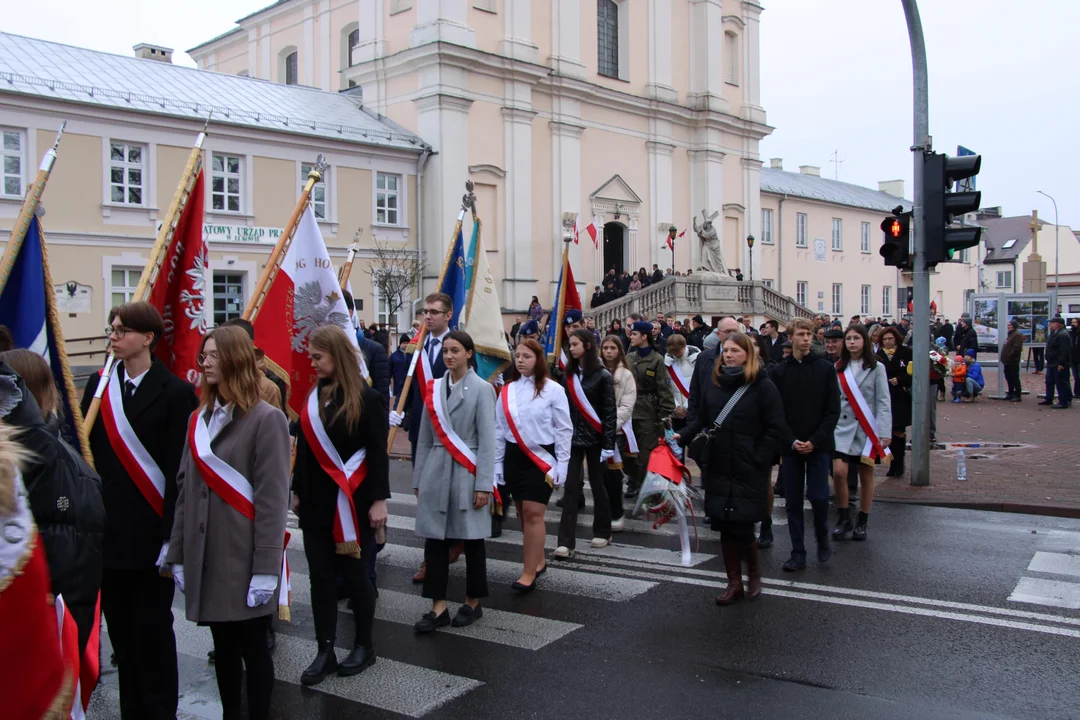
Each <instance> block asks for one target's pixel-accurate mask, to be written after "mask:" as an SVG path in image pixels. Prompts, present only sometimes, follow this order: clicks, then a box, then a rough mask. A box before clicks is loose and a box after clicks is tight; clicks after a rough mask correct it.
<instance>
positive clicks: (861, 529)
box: [851, 512, 870, 540]
mask: <svg viewBox="0 0 1080 720" xmlns="http://www.w3.org/2000/svg"><path fill="white" fill-rule="evenodd" d="M869 519H870V515H869V514H868V513H864V512H860V513H859V521H858V522H856V523H855V531H854V532H853V533H851V539H852V540H865V539H866V521H867V520H869Z"/></svg>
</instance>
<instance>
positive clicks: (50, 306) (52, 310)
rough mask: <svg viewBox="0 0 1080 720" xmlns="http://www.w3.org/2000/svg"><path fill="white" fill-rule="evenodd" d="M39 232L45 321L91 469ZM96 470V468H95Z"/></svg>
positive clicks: (45, 248) (81, 447)
mask: <svg viewBox="0 0 1080 720" xmlns="http://www.w3.org/2000/svg"><path fill="white" fill-rule="evenodd" d="M38 232H39V233H40V235H41V265H42V269H43V270H44V274H45V314H46V319H45V321H46V322H47V323H48V324H49V325H50V326H51V327H52V335H53V344H54V346H55V349H56V356H57V358H59V360H60V371H61V372H62V373H63V378H64V385H63V387H62V388H61V390H62V391H63V392H64V394H65V395H67V401H68V407H70V408H71V415H72V417H71V419H72V422H73V424H74V425H75V434H76V436H77V437H78V439H79V452H81V453H82V456H83V460H85V461H86V462H87V464H88V465H90V467H92V468H93V467H94V456H93V454H92V453H91V452H90V440H89V438H87V436H86V432H85V431H84V430H83V414H82V407H81V406H80V405H79V395H78V392H77V391H76V390H75V378H74V377H73V376H72V374H71V362H70V361H69V360H68V354H67V346H66V345H65V344H64V331H63V328H61V326H60V313H59V312H58V311H57V309H56V295H55V294H54V293H53V281H52V270H51V269H50V267H49V246H48V244H47V243H46V242H45V230H44V228H42V227H41V223H40V222H39V223H38ZM95 469H96V468H95Z"/></svg>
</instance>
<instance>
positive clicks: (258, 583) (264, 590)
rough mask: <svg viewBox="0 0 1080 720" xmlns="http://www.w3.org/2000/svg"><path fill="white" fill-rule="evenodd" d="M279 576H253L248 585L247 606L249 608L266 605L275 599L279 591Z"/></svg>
mask: <svg viewBox="0 0 1080 720" xmlns="http://www.w3.org/2000/svg"><path fill="white" fill-rule="evenodd" d="M277 583H278V576H277V575H252V576H251V584H249V585H248V594H247V606H248V607H249V608H253V607H258V606H259V605H265V604H266V603H268V602H270V601H271V600H272V599H273V597H274V591H275V590H277Z"/></svg>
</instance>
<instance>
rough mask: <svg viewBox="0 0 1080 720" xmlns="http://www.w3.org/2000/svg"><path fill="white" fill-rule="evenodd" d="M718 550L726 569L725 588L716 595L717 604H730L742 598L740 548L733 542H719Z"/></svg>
mask: <svg viewBox="0 0 1080 720" xmlns="http://www.w3.org/2000/svg"><path fill="white" fill-rule="evenodd" d="M720 550H721V551H722V552H723V555H724V570H725V571H727V583H728V584H727V589H726V590H724V594H723V595H718V596H717V597H716V604H717V605H730V604H731V603H733V602H735V601H736V600H742V599H743V595H744V592H743V584H742V553H741V548H740V547H739V546H738V545H735V544H734V543H721V544H720Z"/></svg>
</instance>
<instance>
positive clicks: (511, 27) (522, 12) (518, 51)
mask: <svg viewBox="0 0 1080 720" xmlns="http://www.w3.org/2000/svg"><path fill="white" fill-rule="evenodd" d="M503 26H504V29H503V39H502V41H501V42H500V43H499V54H500V55H505V56H506V57H508V58H513V59H515V60H524V61H525V62H530V63H535V62H536V61H537V56H538V53H539V49H538V48H537V47H536V45H535V44H534V43H533V41H532V0H511V1H510V2H507V3H505V4H504V5H503Z"/></svg>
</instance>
